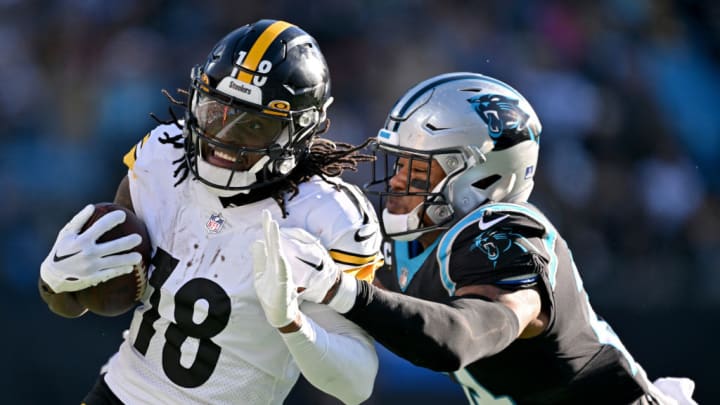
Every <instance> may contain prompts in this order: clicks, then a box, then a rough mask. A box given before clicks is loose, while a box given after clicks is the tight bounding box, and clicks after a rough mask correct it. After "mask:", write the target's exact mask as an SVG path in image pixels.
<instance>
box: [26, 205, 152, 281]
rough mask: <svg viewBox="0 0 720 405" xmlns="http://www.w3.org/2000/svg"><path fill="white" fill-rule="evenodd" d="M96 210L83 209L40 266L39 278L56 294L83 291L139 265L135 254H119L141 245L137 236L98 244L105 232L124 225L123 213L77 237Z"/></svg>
mask: <svg viewBox="0 0 720 405" xmlns="http://www.w3.org/2000/svg"><path fill="white" fill-rule="evenodd" d="M94 211H95V207H94V205H93V204H89V205H88V206H86V207H85V208H83V209H82V210H81V211H80V212H79V213H78V214H77V215H75V217H73V219H71V220H70V222H68V223H67V225H65V227H63V228H62V229H61V230H60V232H59V233H58V237H57V240H56V241H55V245H54V246H53V248H52V250H50V254H48V257H47V258H45V260H44V261H43V262H42V264H41V265H40V277H42V279H43V281H45V283H47V284H48V286H50V288H52V290H53V291H54V292H56V293H61V292H72V291H79V290H83V289H85V288H88V287H92V286H95V285H98V284H100V283H102V282H104V281H107V280H109V279H111V278H115V277H117V276H120V275H123V274H127V273H130V272H132V271H133V266H135V265H137V264H139V263H140V262H141V261H142V255H140V253H138V252H129V253H123V254H118V253H120V252H124V251H126V250H130V249H132V248H134V247H135V246H137V245H139V244H140V243H141V242H142V237H141V236H140V235H138V234H136V233H134V234H131V235H127V236H123V237H122V238H118V239H115V240H112V241H109V242H104V243H97V239H98V238H100V237H101V236H102V235H103V234H104V233H105V232H107V231H109V230H111V229H112V228H114V227H115V226H117V225H119V224H121V223H123V222H125V212H123V211H120V210H117V211H112V212H109V213H107V214H105V215H103V216H102V217H101V218H100V219H98V220H97V221H96V222H95V223H94V224H92V225H91V226H90V227H89V228H88V229H86V230H85V232H83V233H80V230H81V229H82V227H83V225H84V224H85V223H86V222H87V221H88V219H90V217H91V216H92V214H93V212H94Z"/></svg>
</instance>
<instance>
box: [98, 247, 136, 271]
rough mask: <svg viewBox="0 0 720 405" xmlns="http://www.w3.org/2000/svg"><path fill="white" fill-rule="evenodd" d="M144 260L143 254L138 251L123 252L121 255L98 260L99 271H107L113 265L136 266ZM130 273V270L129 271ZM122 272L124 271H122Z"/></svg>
mask: <svg viewBox="0 0 720 405" xmlns="http://www.w3.org/2000/svg"><path fill="white" fill-rule="evenodd" d="M140 262H142V255H141V254H140V253H138V252H129V253H123V254H121V255H111V256H105V257H102V258H100V259H99V260H98V266H97V267H98V269H99V270H98V271H107V269H110V268H112V267H119V266H130V267H132V266H134V265H136V264H140ZM128 273H129V272H128ZM121 274H122V273H121Z"/></svg>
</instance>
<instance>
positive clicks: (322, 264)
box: [295, 256, 325, 271]
mask: <svg viewBox="0 0 720 405" xmlns="http://www.w3.org/2000/svg"><path fill="white" fill-rule="evenodd" d="M295 258H296V259H298V260H300V261H301V262H303V263H305V264H307V265H308V266H310V267H312V268H314V269H315V270H317V271H322V269H323V267H324V266H325V262H322V261H321V262H320V263H318V264H315V263H313V262H309V261H307V260H303V259H301V258H299V257H297V256H295Z"/></svg>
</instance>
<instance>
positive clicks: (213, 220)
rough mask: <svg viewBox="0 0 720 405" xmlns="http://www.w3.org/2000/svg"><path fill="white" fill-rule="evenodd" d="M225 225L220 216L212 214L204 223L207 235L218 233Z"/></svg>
mask: <svg viewBox="0 0 720 405" xmlns="http://www.w3.org/2000/svg"><path fill="white" fill-rule="evenodd" d="M224 224H225V219H224V218H223V217H222V215H220V214H219V213H218V214H212V215H210V219H208V221H207V222H206V223H205V230H206V231H207V233H218V232H220V231H221V230H222V227H223V225H224Z"/></svg>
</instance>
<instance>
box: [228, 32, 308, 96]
mask: <svg viewBox="0 0 720 405" xmlns="http://www.w3.org/2000/svg"><path fill="white" fill-rule="evenodd" d="M290 27H294V25H293V24H290V23H287V22H285V21H275V22H274V23H272V24H270V25H269V26H268V27H267V28H266V29H265V31H263V33H262V34H260V36H259V37H258V39H257V40H256V41H255V43H254V44H253V46H252V47H251V48H250V51H249V52H248V54H247V56H245V59H244V60H243V62H242V65H241V66H242V67H243V68H244V69H247V70H250V71H256V70H257V67H258V65H259V64H260V61H261V60H262V57H263V55H265V52H266V51H267V50H268V48H269V47H270V45H271V44H272V43H273V41H274V40H275V38H277V36H278V35H280V34H281V33H282V32H283V31H285V30H286V29H288V28H290ZM252 77H253V75H252V74H250V73H247V72H245V71H242V70H241V71H240V72H239V73H238V75H237V79H238V80H240V81H242V82H245V83H250V81H251V80H252Z"/></svg>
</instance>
